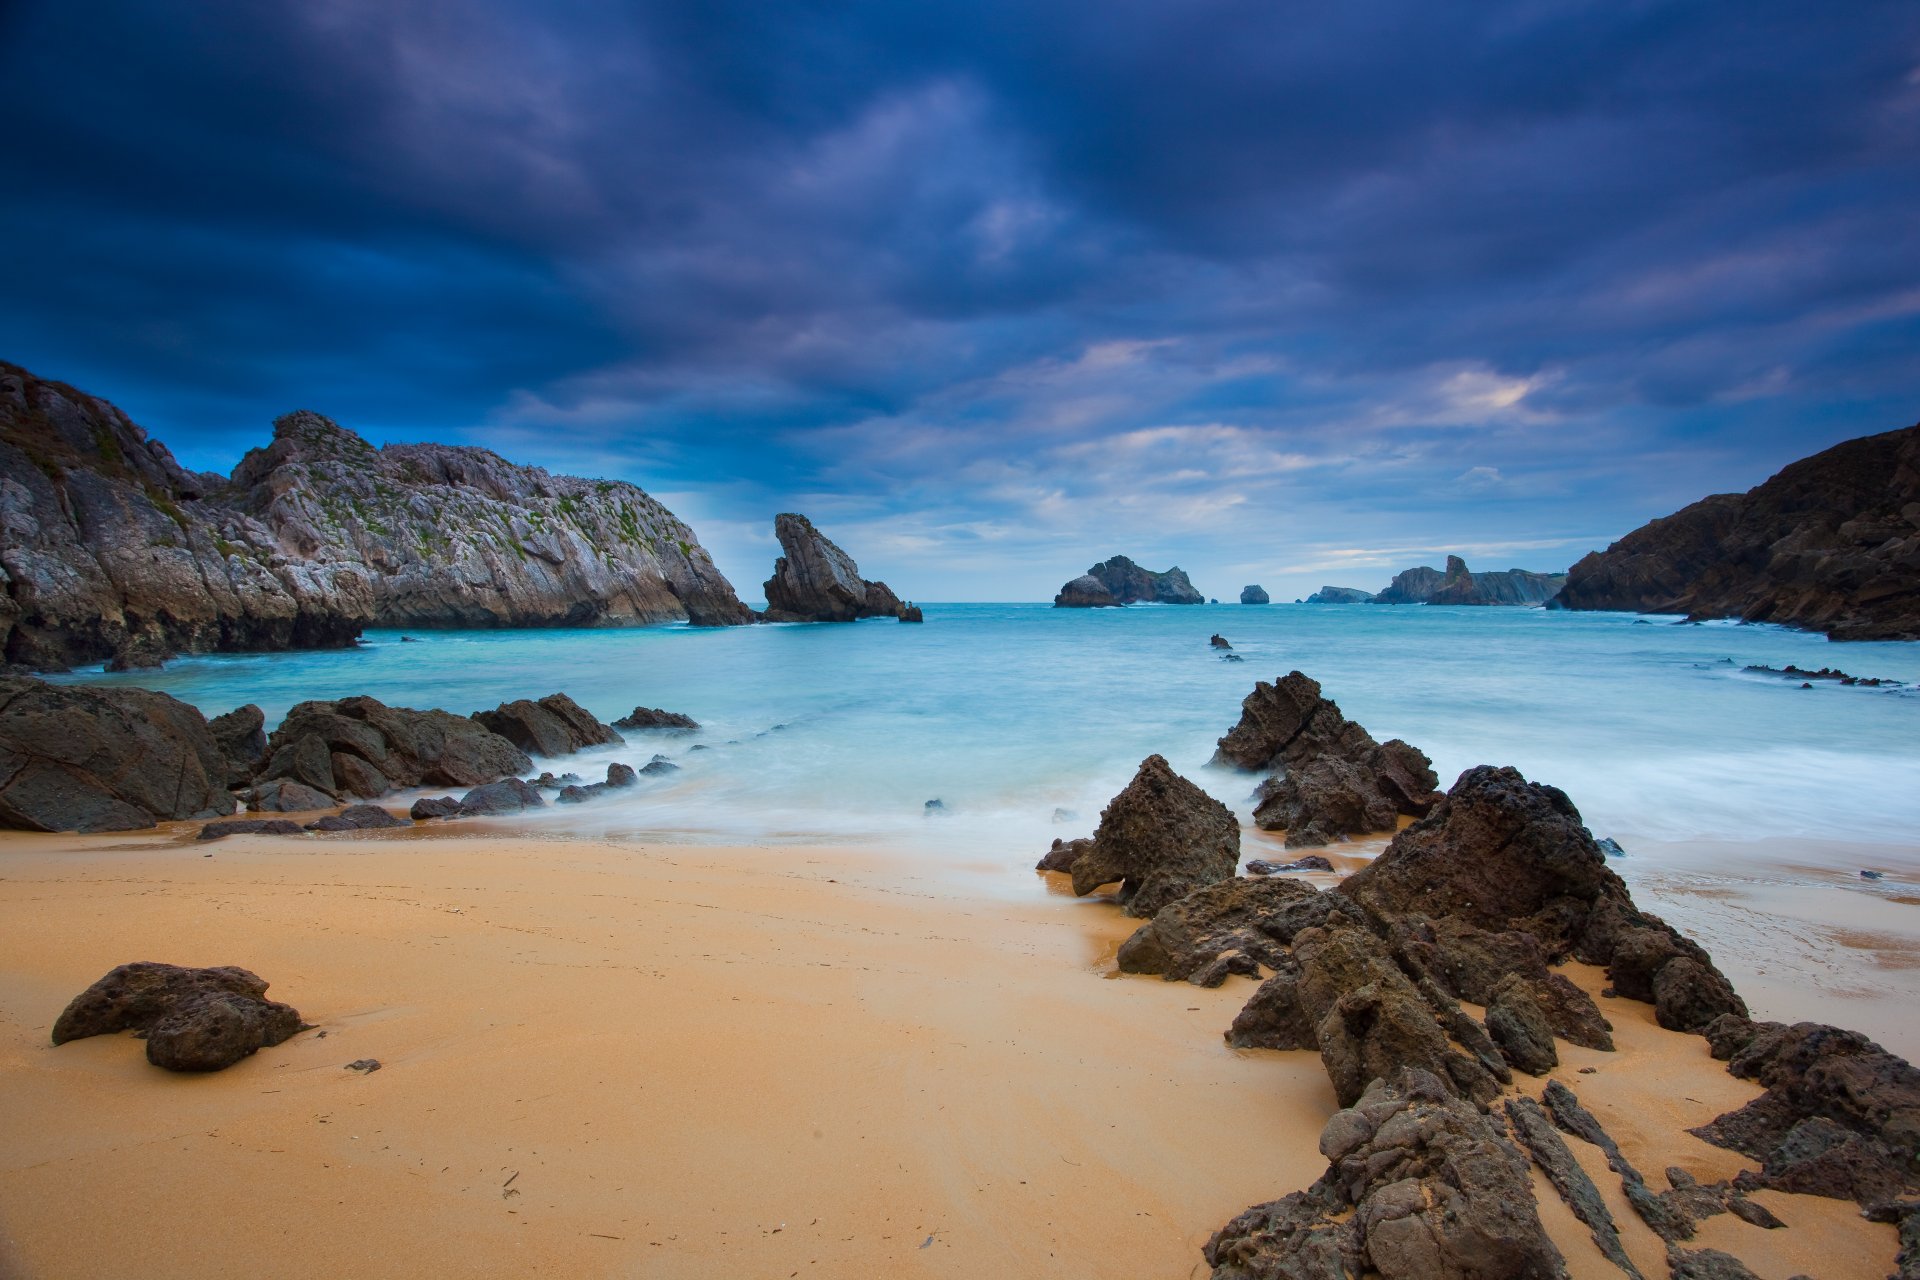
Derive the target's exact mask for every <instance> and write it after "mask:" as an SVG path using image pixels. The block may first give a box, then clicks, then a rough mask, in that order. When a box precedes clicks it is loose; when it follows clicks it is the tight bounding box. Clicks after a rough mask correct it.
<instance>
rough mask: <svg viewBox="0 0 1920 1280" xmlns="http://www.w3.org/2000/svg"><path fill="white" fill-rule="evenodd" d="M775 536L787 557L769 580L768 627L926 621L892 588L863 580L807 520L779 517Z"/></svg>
mask: <svg viewBox="0 0 1920 1280" xmlns="http://www.w3.org/2000/svg"><path fill="white" fill-rule="evenodd" d="M773 532H774V536H775V537H777V538H779V539H780V551H781V555H780V558H779V559H778V560H775V561H774V562H773V576H772V577H771V578H768V579H767V586H766V591H767V612H766V615H765V616H766V620H767V621H768V622H857V621H858V620H860V619H861V618H898V619H900V620H901V621H902V622H918V621H920V610H919V609H918V608H917V607H916V606H913V605H909V604H905V603H903V602H902V601H901V599H900V597H899V596H896V595H895V594H893V588H891V587H889V586H888V585H887V584H886V583H884V582H868V581H867V580H866V579H865V578H863V577H861V576H860V566H859V565H857V564H855V563H854V562H853V557H852V556H850V555H848V554H847V553H846V552H844V551H842V550H841V549H840V548H839V547H838V546H836V545H835V544H834V542H833V540H832V539H830V538H828V537H827V535H826V534H824V533H821V532H820V531H819V530H818V529H816V528H814V527H813V522H812V521H811V520H808V519H807V518H806V517H805V516H801V515H795V514H793V513H792V512H786V513H783V514H781V515H778V516H775V517H774V519H773ZM909 614H911V616H909Z"/></svg>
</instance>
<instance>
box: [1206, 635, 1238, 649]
mask: <svg viewBox="0 0 1920 1280" xmlns="http://www.w3.org/2000/svg"><path fill="white" fill-rule="evenodd" d="M1207 643H1208V644H1209V645H1211V646H1213V647H1214V648H1216V649H1231V648H1233V646H1232V645H1231V644H1228V643H1227V638H1226V637H1225V636H1223V635H1221V634H1219V633H1218V632H1215V633H1214V634H1213V635H1212V636H1210V637H1209V638H1208V640H1207Z"/></svg>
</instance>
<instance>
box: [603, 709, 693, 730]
mask: <svg viewBox="0 0 1920 1280" xmlns="http://www.w3.org/2000/svg"><path fill="white" fill-rule="evenodd" d="M613 727H614V728H616V729H659V730H662V731H664V732H667V733H686V732H689V731H691V730H694V729H698V728H699V727H700V722H699V721H698V720H695V719H694V718H693V717H692V716H689V715H682V714H681V713H680V712H678V711H662V710H660V709H659V708H658V707H635V708H634V709H633V710H632V711H629V712H628V713H627V714H626V715H624V716H621V717H620V718H619V719H618V720H615V721H614V722H613Z"/></svg>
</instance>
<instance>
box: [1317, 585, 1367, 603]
mask: <svg viewBox="0 0 1920 1280" xmlns="http://www.w3.org/2000/svg"><path fill="white" fill-rule="evenodd" d="M1372 601H1373V592H1371V591H1362V590H1361V589H1360V588H1358V587H1322V588H1320V589H1319V590H1318V591H1316V592H1314V593H1313V594H1312V595H1310V596H1308V597H1307V598H1306V601H1305V603H1307V604H1370V603H1372Z"/></svg>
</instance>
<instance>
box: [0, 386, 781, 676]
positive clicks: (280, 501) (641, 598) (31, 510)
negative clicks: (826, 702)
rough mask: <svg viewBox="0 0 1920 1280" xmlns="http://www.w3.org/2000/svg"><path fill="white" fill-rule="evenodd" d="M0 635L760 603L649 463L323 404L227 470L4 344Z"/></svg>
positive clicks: (180, 632)
mask: <svg viewBox="0 0 1920 1280" xmlns="http://www.w3.org/2000/svg"><path fill="white" fill-rule="evenodd" d="M0 560H4V562H5V563H6V566H7V571H6V573H5V574H4V575H0V601H3V602H4V603H0V653H4V655H5V656H6V658H7V659H8V660H10V661H14V662H22V663H26V664H30V665H33V666H37V667H41V668H46V669H51V668H64V667H67V666H71V665H74V664H76V663H84V662H94V661H100V660H102V659H105V658H108V657H111V656H113V655H114V654H115V653H116V652H117V651H120V650H122V649H123V648H124V647H126V646H127V645H128V643H129V642H130V641H131V642H133V643H134V644H135V645H136V646H141V645H149V646H153V647H154V648H155V649H156V650H158V651H172V652H181V653H191V652H202V651H209V650H246V649H286V648H329V647H331V648H339V647H344V646H346V645H349V644H352V643H353V641H354V638H355V637H356V636H357V635H358V634H359V633H360V631H361V629H362V628H364V627H367V626H372V625H383V626H532V625H553V624H568V625H584V624H587V623H596V622H597V623H635V622H662V621H679V620H689V621H693V622H695V623H706V624H720V623H738V622H746V621H750V615H749V613H748V611H747V609H746V608H745V606H744V605H742V604H741V603H740V602H739V600H738V598H737V597H736V596H735V595H734V592H733V588H732V587H731V586H730V585H729V584H728V583H727V581H726V579H725V578H724V577H722V576H721V575H720V573H719V571H718V570H717V569H715V568H714V566H713V562H712V560H711V559H710V558H709V557H708V556H707V553H706V552H705V550H703V549H702V548H701V547H700V546H699V544H698V543H697V541H695V539H694V535H693V532H692V531H691V530H690V529H688V528H687V527H686V526H685V525H684V524H682V523H681V522H680V521H678V520H676V519H674V518H673V516H672V515H671V514H670V513H669V512H667V511H666V510H665V509H664V508H663V507H661V506H660V505H659V504H658V503H657V502H655V501H654V500H653V499H652V498H651V497H649V496H647V495H646V494H645V493H643V492H641V491H640V490H639V489H637V488H634V487H633V486H632V485H628V484H624V483H620V482H615V481H589V480H577V479H573V478H571V477H566V476H551V475H548V474H547V473H546V472H545V471H541V470H539V469H537V468H532V467H518V466H514V465H512V464H511V463H508V462H505V461H503V460H502V459H501V458H499V457H498V456H497V455H495V454H492V453H490V452H488V451H486V450H484V449H474V448H454V447H448V446H442V445H388V446H386V447H384V448H381V449H375V448H374V447H373V446H371V445H369V444H368V443H367V442H366V441H364V440H362V439H361V438H360V437H358V436H356V435H354V434H353V433H352V432H350V431H346V430H343V429H342V428H340V427H338V426H336V425H335V424H333V423H331V422H329V421H328V420H327V419H325V418H322V417H320V416H319V415H317V414H313V413H307V412H304V411H303V412H298V413H291V414H287V415H285V416H283V417H281V418H280V419H279V420H277V421H276V422H275V423H274V440H273V443H272V444H271V445H270V446H269V447H267V448H265V449H255V450H253V451H251V452H250V453H248V455H247V456H246V457H245V458H244V459H243V460H242V461H241V463H240V465H239V466H238V467H236V468H235V469H234V472H233V475H232V477H231V478H222V477H219V476H208V475H194V474H192V473H190V472H187V471H185V470H183V469H182V468H181V467H180V466H179V464H178V463H176V462H175V461H174V459H173V456H172V455H171V454H170V453H168V452H167V450H166V448H165V446H163V445H161V444H160V443H159V442H158V441H155V440H150V439H148V438H147V435H146V433H145V432H144V431H142V430H141V429H140V428H139V427H137V426H135V425H134V424H133V423H132V422H131V421H130V420H129V419H128V418H127V416H126V415H125V414H124V413H122V412H121V411H120V410H118V409H116V408H114V407H113V406H112V405H110V404H107V403H106V402H105V401H102V400H98V399H95V398H93V397H91V396H87V395H84V394H82V393H81V392H78V391H75V390H74V389H73V388H71V387H67V386H63V385H61V384H59V383H55V382H46V381H42V380H40V379H37V378H35V377H33V376H32V375H31V374H29V373H27V372H26V371H25V370H23V369H20V368H18V367H17V366H14V365H9V364H0Z"/></svg>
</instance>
